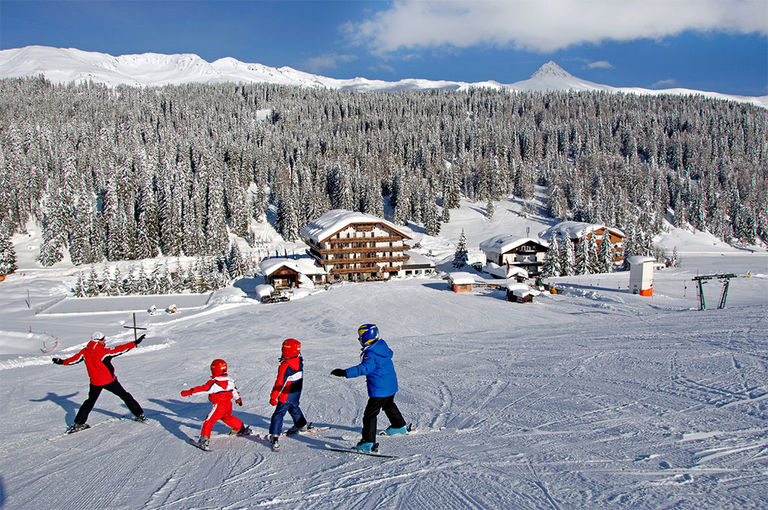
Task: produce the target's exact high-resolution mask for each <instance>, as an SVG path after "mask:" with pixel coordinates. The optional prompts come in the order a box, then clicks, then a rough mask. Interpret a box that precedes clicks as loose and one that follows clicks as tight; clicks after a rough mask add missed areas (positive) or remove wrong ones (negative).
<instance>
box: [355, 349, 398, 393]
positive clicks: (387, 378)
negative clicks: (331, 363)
mask: <svg viewBox="0 0 768 510" xmlns="http://www.w3.org/2000/svg"><path fill="white" fill-rule="evenodd" d="M393 354H394V353H393V352H392V349H390V348H389V346H388V345H387V343H386V342H385V341H384V340H381V339H379V340H376V341H375V342H373V343H372V344H370V345H369V346H367V347H366V348H364V349H363V352H361V353H360V364H359V365H356V366H354V367H350V368H348V369H346V373H347V377H348V378H352V377H359V376H361V375H364V376H365V378H366V382H367V383H368V396H369V397H389V396H392V395H394V394H395V393H397V374H396V373H395V365H394V364H393V363H392V355H393Z"/></svg>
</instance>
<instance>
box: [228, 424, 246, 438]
mask: <svg viewBox="0 0 768 510" xmlns="http://www.w3.org/2000/svg"><path fill="white" fill-rule="evenodd" d="M229 435H230V436H250V435H251V427H249V426H248V425H246V424H243V425H242V426H241V427H240V429H232V430H230V431H229Z"/></svg>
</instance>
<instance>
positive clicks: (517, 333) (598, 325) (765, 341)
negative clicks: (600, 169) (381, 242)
mask: <svg viewBox="0 0 768 510" xmlns="http://www.w3.org/2000/svg"><path fill="white" fill-rule="evenodd" d="M465 206H466V204H465ZM478 209H479V208H477V207H476V206H475V207H474V208H473V207H463V208H462V210H461V211H456V212H455V213H454V212H452V221H451V224H450V225H446V226H444V229H443V233H442V234H441V237H440V238H437V239H435V238H426V237H425V236H422V235H418V233H416V234H415V235H414V239H415V240H416V241H419V242H420V244H421V246H422V249H423V250H424V251H425V252H428V251H429V250H432V254H433V256H435V257H436V261H437V262H438V268H439V269H443V270H447V269H449V268H450V264H448V259H449V258H451V256H452V252H453V250H454V249H455V242H456V240H457V239H458V234H459V232H460V231H461V229H464V230H465V232H466V234H467V239H468V245H469V247H470V248H474V249H476V247H477V244H478V243H479V241H481V240H483V239H484V238H487V237H491V236H492V235H495V234H498V233H502V232H507V231H510V230H512V231H513V232H512V233H519V234H521V235H525V234H526V227H527V226H530V225H531V222H532V221H533V220H531V219H526V220H525V221H524V222H523V221H522V220H520V219H519V216H517V215H516V213H515V212H514V210H513V209H514V207H512V206H510V207H508V208H505V207H504V206H503V204H500V206H499V207H497V213H496V215H495V216H494V220H492V221H488V220H487V219H485V218H484V217H483V216H482V214H481V211H479V210H478ZM516 218H517V219H516ZM534 226H535V227H536V228H533V229H532V230H531V233H532V234H535V233H536V232H538V231H540V230H543V227H545V226H546V225H545V224H544V223H543V222H542V223H539V224H535V225H534ZM515 229H517V230H515ZM659 242H660V244H662V245H665V244H666V245H667V247H668V248H669V249H670V250H671V249H672V248H673V247H674V246H677V247H678V250H679V252H680V255H681V261H682V262H681V264H682V265H681V267H680V268H672V269H666V270H664V271H660V272H657V273H656V277H655V285H654V296H653V297H650V298H648V297H641V296H637V295H632V294H629V293H628V292H627V290H626V289H627V284H628V279H629V275H628V273H616V274H611V275H593V276H585V277H572V278H564V279H561V280H562V281H561V285H562V286H563V288H564V292H563V293H561V294H557V295H552V294H543V295H541V296H539V297H538V298H537V300H536V302H534V303H531V304H513V303H509V302H506V301H505V300H504V297H503V294H502V291H500V290H487V291H478V292H475V293H473V294H454V293H453V292H449V291H448V290H447V284H446V282H445V281H444V280H442V279H441V278H440V277H439V276H436V277H434V278H424V279H410V280H394V281H389V282H378V283H367V284H341V285H335V286H333V287H331V288H330V289H329V290H327V291H318V292H315V293H307V294H306V295H304V296H302V297H301V299H294V300H292V301H290V302H288V303H279V304H271V305H263V304H259V303H257V302H256V301H254V300H252V299H250V298H249V297H248V296H247V295H246V294H245V293H244V292H243V291H242V290H240V288H248V285H247V282H245V283H246V284H243V285H241V286H240V288H229V289H224V290H222V291H218V292H216V293H215V294H214V295H213V296H212V297H211V298H210V300H209V301H208V302H207V303H205V304H202V305H200V306H196V307H193V306H190V307H187V308H180V310H179V311H178V312H177V313H175V314H165V313H159V314H155V315H149V314H148V313H147V312H146V309H148V308H149V307H150V306H151V305H152V304H155V305H157V307H158V309H160V308H161V305H162V306H165V302H163V303H160V302H157V299H156V298H144V299H145V300H146V301H145V302H144V303H143V304H142V303H139V304H132V306H133V308H131V307H128V308H130V309H126V310H124V311H122V310H121V311H116V312H109V311H103V310H102V311H98V313H92V312H93V311H94V310H96V308H97V307H95V306H93V307H92V306H91V305H88V306H85V305H84V306H83V309H81V310H79V311H78V310H76V309H75V310H71V309H70V310H66V311H67V312H68V313H51V311H50V309H49V310H48V311H47V312H45V311H44V312H43V313H35V312H36V311H38V310H40V308H39V306H40V305H42V304H43V303H48V302H51V301H54V300H56V299H59V298H60V297H62V296H64V295H65V293H66V291H67V288H68V287H69V286H70V285H71V284H72V282H73V281H74V277H73V276H72V271H71V270H68V269H67V268H66V267H60V268H54V269H48V270H43V269H39V268H36V267H34V264H32V263H30V262H25V261H24V260H23V258H24V257H23V256H20V259H22V260H20V265H21V269H20V270H19V271H18V272H17V273H16V274H14V275H11V276H9V277H8V278H7V279H6V280H5V281H4V282H2V283H0V289H1V290H2V292H0V377H2V382H3V384H2V388H3V389H2V390H1V391H0V406H1V407H2V409H3V410H4V412H3V413H1V414H0V430H2V431H3V441H2V444H3V446H2V450H3V454H2V456H0V506H2V508H3V509H9V510H10V509H21V508H23V509H31V508H34V509H84V508H88V509H106V508H109V509H134V508H147V509H189V508H198V509H201V508H204V509H224V508H226V509H239V508H258V507H266V508H329V509H330V508H441V509H443V508H557V509H566V508H671V507H674V508H739V509H743V508H766V507H768V424H767V421H766V420H768V321H767V320H766V311H768V256H766V253H765V252H764V251H763V252H758V253H749V252H745V251H740V250H736V249H734V248H730V247H727V246H725V245H721V244H718V243H717V242H716V241H714V240H713V239H711V238H710V237H708V236H706V235H705V234H702V233H698V234H696V235H690V234H684V233H681V232H679V231H678V232H674V233H672V234H670V235H668V236H666V237H665V238H663V239H661V240H660V241H659ZM451 243H453V244H451ZM25 265H26V267H25ZM726 272H733V273H738V274H750V275H751V277H750V278H737V279H733V280H731V284H730V290H729V294H728V302H727V307H726V308H725V309H718V308H717V303H718V301H719V299H720V291H721V288H722V285H721V284H720V283H719V282H718V281H717V280H712V281H710V283H708V284H707V285H705V295H706V298H707V305H708V308H707V310H705V311H700V310H699V309H698V308H699V304H698V297H697V294H696V288H695V286H694V282H693V281H692V280H691V278H692V277H693V276H695V275H697V274H708V273H726ZM91 303H92V304H93V303H94V302H91ZM137 308H138V309H139V310H144V311H139V312H137V314H136V317H137V322H138V323H139V325H140V326H143V327H147V328H148V330H147V333H148V334H147V339H146V340H145V341H144V342H143V343H142V344H141V346H140V347H139V348H137V349H135V350H133V351H131V352H129V353H127V354H126V355H124V356H120V357H119V358H117V359H116V360H115V362H114V364H115V367H116V372H117V375H118V377H119V380H120V381H121V383H122V384H123V385H124V386H125V388H126V389H127V390H128V391H130V392H131V393H132V394H133V395H134V396H135V397H136V398H137V400H138V401H139V402H140V403H141V404H142V405H143V406H144V408H145V410H146V413H147V416H148V417H150V418H152V423H151V424H150V425H142V424H138V423H134V422H131V421H125V420H114V419H113V418H115V417H119V416H123V415H125V414H126V413H127V409H126V408H125V407H124V406H123V405H122V403H121V402H120V401H119V400H118V399H116V398H115V397H114V396H113V395H111V394H109V393H105V394H102V396H101V398H100V399H99V401H98V403H97V404H96V408H95V409H94V411H93V412H92V413H91V416H90V419H89V423H90V424H91V425H97V424H101V425H99V426H97V427H95V428H93V429H92V430H88V431H85V432H82V433H78V434H74V435H71V436H64V435H63V432H64V430H65V428H66V426H67V425H68V424H70V423H71V422H72V420H73V418H74V415H75V413H76V412H77V409H78V408H79V406H80V404H81V403H82V401H83V400H84V399H85V397H86V395H87V388H88V378H87V375H86V373H85V369H84V367H83V365H75V366H70V367H61V366H55V365H53V364H51V362H50V359H51V357H52V356H66V355H71V354H72V353H74V352H76V350H77V349H79V348H80V347H81V346H82V345H83V344H84V343H85V342H86V340H87V338H88V337H89V336H90V333H91V332H92V331H93V330H95V329H98V330H101V331H104V332H105V333H106V334H107V336H108V343H109V344H110V345H114V344H116V343H122V342H125V341H128V340H129V339H131V338H132V337H133V333H132V331H131V330H129V329H125V328H124V327H123V326H125V325H129V324H131V323H132V320H133V319H132V313H133V311H134V310H135V309H137ZM366 322H374V323H377V324H378V325H379V328H380V330H381V333H382V336H383V337H384V338H385V339H386V340H387V342H388V343H389V345H390V347H392V349H393V350H394V351H395V364H396V367H397V370H398V376H399V379H400V386H401V390H400V392H399V393H398V395H397V402H398V404H399V406H400V409H401V411H402V412H403V414H404V416H405V418H406V420H407V421H409V422H412V423H413V424H414V425H415V427H416V428H417V429H418V433H416V434H413V435H409V436H405V437H394V438H382V439H381V450H382V451H383V452H386V453H390V454H394V455H397V456H399V458H395V459H381V458H373V457H365V456H358V455H349V454H344V453H336V452H331V451H327V450H326V449H325V445H326V444H333V445H353V444H354V443H356V442H357V440H358V439H359V435H360V426H361V418H362V410H363V407H364V406H365V402H366V394H365V384H364V380H363V379H350V380H342V379H338V378H335V377H331V376H330V375H329V372H330V371H331V370H332V369H333V368H336V367H342V368H345V367H348V366H352V365H354V364H356V363H357V360H358V356H357V354H358V349H359V344H358V343H357V339H356V329H357V326H358V325H359V324H361V323H366ZM30 330H31V331H32V333H29V331H30ZM289 337H294V338H297V339H299V340H300V341H301V342H302V343H303V349H302V351H303V355H304V359H305V378H306V379H305V390H304V393H303V396H302V408H303V409H304V412H305V414H306V415H307V418H308V419H309V420H310V421H313V422H315V423H317V424H323V425H329V426H330V427H331V429H330V430H329V431H328V432H325V433H320V434H315V435H307V436H300V437H297V438H286V439H285V440H284V441H283V451H281V452H279V453H273V452H272V451H271V450H270V448H269V447H268V446H267V445H266V444H263V443H261V442H257V441H252V440H249V439H244V438H237V437H228V436H221V435H220V436H218V437H214V438H213V440H212V446H213V451H212V452H210V453H206V452H202V451H200V450H197V449H195V448H192V447H191V446H190V445H188V444H187V443H186V441H187V438H189V437H196V436H197V434H198V433H199V430H200V425H201V423H202V420H203V419H204V418H205V416H206V414H207V413H208V411H209V408H210V404H209V403H208V402H207V401H206V400H205V398H204V397H202V396H197V397H192V398H181V397H180V395H179V391H180V390H181V389H182V388H186V387H189V386H190V385H193V384H201V383H202V382H204V381H205V380H206V379H207V377H208V374H209V368H208V366H209V364H210V362H211V360H212V359H214V358H218V357H221V358H224V359H226V360H227V361H228V362H229V367H230V374H231V375H232V376H233V377H234V379H235V380H236V382H237V383H238V386H239V388H240V390H241V392H242V394H243V400H244V406H243V407H242V408H239V407H235V413H236V415H238V416H239V417H241V418H242V419H243V420H244V421H245V422H247V423H248V424H250V425H251V427H253V428H254V429H255V430H256V431H258V432H265V431H266V428H267V427H268V424H269V418H270V415H271V412H272V408H271V407H270V406H269V404H268V400H269V391H270V389H271V386H272V383H273V382H274V378H275V375H276V371H277V358H278V356H279V353H280V344H281V342H282V340H284V339H285V338H289ZM54 338H55V340H57V341H58V346H57V347H56V349H55V351H54V352H53V353H51V354H43V353H42V352H41V348H43V347H44V346H43V344H44V343H46V345H47V346H48V347H50V346H51V345H52V344H51V341H52V340H53V339H54ZM111 419H112V420H111ZM110 420H111V421H110ZM287 423H288V424H290V418H288V420H287ZM386 425H387V420H386V418H385V417H384V416H383V415H381V416H380V418H379V427H380V428H383V427H385V426H386ZM227 430H228V429H227V427H225V426H224V425H223V424H218V425H217V426H216V427H215V428H214V432H215V433H218V434H226V432H227Z"/></svg>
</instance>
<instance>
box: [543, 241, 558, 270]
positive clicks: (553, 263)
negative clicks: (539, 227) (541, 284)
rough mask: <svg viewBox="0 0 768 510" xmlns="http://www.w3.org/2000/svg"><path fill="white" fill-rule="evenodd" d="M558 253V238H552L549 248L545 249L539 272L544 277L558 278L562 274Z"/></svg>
mask: <svg viewBox="0 0 768 510" xmlns="http://www.w3.org/2000/svg"><path fill="white" fill-rule="evenodd" d="M560 251H561V248H560V240H559V239H558V236H554V237H553V238H552V242H551V243H550V244H549V248H547V253H546V254H545V255H544V264H543V265H542V266H541V272H542V274H543V275H544V276H560V275H561V274H562V270H561V268H560Z"/></svg>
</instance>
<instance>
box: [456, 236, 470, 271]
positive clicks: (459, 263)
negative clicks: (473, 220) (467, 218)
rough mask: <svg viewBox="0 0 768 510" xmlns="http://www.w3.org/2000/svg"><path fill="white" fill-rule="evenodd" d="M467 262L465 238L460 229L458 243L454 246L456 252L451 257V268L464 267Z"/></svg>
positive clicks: (467, 254)
mask: <svg viewBox="0 0 768 510" xmlns="http://www.w3.org/2000/svg"><path fill="white" fill-rule="evenodd" d="M468 260H469V253H468V252H467V236H466V235H464V229H461V235H460V236H459V243H458V245H456V252H455V253H454V255H453V267H457V268H459V267H464V266H466V265H467V261H468Z"/></svg>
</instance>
